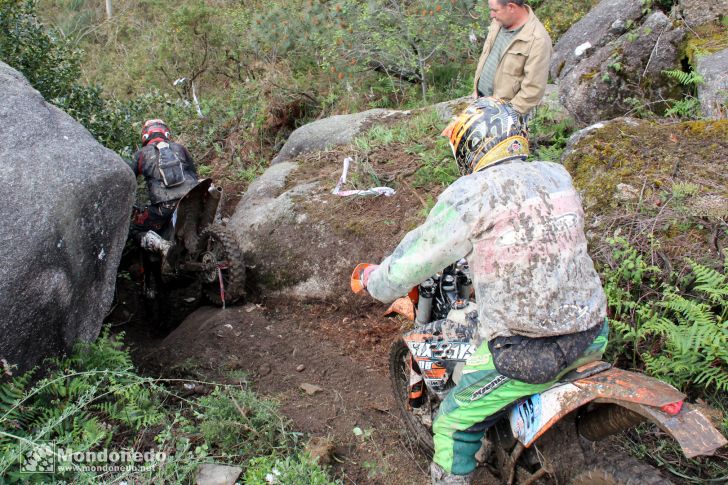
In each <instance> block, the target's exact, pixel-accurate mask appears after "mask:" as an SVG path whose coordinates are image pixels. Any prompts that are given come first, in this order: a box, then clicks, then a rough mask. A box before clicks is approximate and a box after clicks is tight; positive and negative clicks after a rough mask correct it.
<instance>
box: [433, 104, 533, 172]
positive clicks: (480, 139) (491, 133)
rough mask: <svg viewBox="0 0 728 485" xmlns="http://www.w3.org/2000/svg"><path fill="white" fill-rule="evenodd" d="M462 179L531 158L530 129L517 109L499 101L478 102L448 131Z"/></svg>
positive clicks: (452, 123)
mask: <svg viewBox="0 0 728 485" xmlns="http://www.w3.org/2000/svg"><path fill="white" fill-rule="evenodd" d="M442 134H443V135H444V136H446V137H448V138H449V139H450V146H451V147H452V152H453V155H455V160H456V161H457V163H458V167H459V168H460V173H461V174H462V175H468V174H471V173H475V172H477V171H479V170H482V169H484V168H486V167H488V166H491V165H493V164H495V163H498V162H502V161H505V160H513V159H522V160H525V159H526V157H528V138H527V132H526V127H525V126H524V124H523V123H522V121H521V118H520V116H519V115H518V113H517V112H516V110H514V109H513V107H512V106H511V105H510V104H508V103H506V102H505V101H503V100H500V99H496V98H478V99H477V100H475V101H474V102H473V103H472V104H471V105H470V106H468V107H467V108H466V109H465V111H463V112H462V113H460V114H459V115H458V116H457V117H456V118H455V119H454V120H453V121H452V122H451V123H450V124H449V125H448V127H447V128H445V131H443V132H442Z"/></svg>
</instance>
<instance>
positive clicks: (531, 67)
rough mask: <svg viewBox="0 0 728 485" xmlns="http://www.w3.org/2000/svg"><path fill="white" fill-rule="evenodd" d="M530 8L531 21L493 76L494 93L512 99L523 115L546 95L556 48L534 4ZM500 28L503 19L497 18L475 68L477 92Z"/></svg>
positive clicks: (499, 96) (510, 47) (514, 41)
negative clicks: (535, 12) (534, 8)
mask: <svg viewBox="0 0 728 485" xmlns="http://www.w3.org/2000/svg"><path fill="white" fill-rule="evenodd" d="M527 8H528V21H526V23H525V24H524V25H523V28H522V29H521V31H520V32H518V34H517V35H516V37H515V38H514V39H513V41H512V42H511V43H510V45H508V47H506V49H505V51H504V52H503V57H501V60H500V62H499V64H498V67H497V68H496V71H495V77H494V78H493V96H494V97H496V98H502V99H505V100H507V101H510V103H511V104H512V105H513V107H514V108H516V110H518V111H519V112H520V113H521V114H526V113H528V112H529V111H531V109H533V108H534V107H535V106H536V105H537V104H538V103H540V102H541V98H543V93H544V92H545V90H546V83H547V82H548V77H549V62H551V50H552V49H551V38H550V37H549V34H548V32H547V31H546V28H544V26H543V25H542V24H541V22H539V20H538V19H537V18H536V15H535V14H534V13H533V10H531V7H528V6H527ZM500 29H501V24H500V22H498V21H496V20H493V21H492V22H491V24H490V28H489V30H488V36H487V37H486V39H485V43H484V44H483V52H482V54H480V59H479V60H478V67H477V69H476V70H475V85H474V86H475V90H476V91H477V89H478V81H479V80H480V73H481V71H482V70H483V65H484V64H485V60H486V59H487V58H488V54H490V49H491V47H493V43H494V42H495V38H496V37H497V36H498V31H500Z"/></svg>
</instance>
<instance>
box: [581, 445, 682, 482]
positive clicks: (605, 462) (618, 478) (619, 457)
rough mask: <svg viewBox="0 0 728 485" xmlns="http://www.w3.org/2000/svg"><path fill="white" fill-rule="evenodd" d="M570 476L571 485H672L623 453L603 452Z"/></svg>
mask: <svg viewBox="0 0 728 485" xmlns="http://www.w3.org/2000/svg"><path fill="white" fill-rule="evenodd" d="M588 461H589V463H587V464H586V465H585V466H584V469H582V470H579V471H577V472H576V474H575V475H572V476H573V477H574V478H572V480H571V485H672V482H671V481H670V480H667V479H666V478H664V477H663V476H662V475H661V474H660V472H659V471H657V469H655V468H653V467H651V466H650V465H648V464H647V463H642V462H640V461H638V460H637V459H636V458H634V457H632V456H630V455H628V454H626V453H623V452H613V451H606V450H605V451H604V454H603V455H598V456H595V457H593V458H592V459H591V460H588Z"/></svg>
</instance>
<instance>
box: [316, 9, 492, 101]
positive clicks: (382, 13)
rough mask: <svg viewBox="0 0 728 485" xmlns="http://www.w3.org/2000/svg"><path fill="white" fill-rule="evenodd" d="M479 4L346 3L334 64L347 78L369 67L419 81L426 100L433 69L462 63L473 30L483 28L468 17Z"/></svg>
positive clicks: (341, 11)
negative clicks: (440, 65) (437, 65)
mask: <svg viewBox="0 0 728 485" xmlns="http://www.w3.org/2000/svg"><path fill="white" fill-rule="evenodd" d="M474 6H475V3H474V2H473V1H472V0H456V1H453V2H450V3H441V4H434V5H433V4H432V2H428V1H421V0H416V1H401V0H371V1H369V2H357V1H352V0H344V1H342V3H340V4H336V6H335V12H336V15H335V19H336V23H335V24H334V31H333V36H332V37H333V40H334V42H333V43H332V44H331V47H330V49H328V51H329V54H328V59H330V61H329V62H330V63H331V64H332V65H334V66H333V67H334V71H335V72H336V71H338V72H341V73H342V74H351V73H354V72H358V71H361V70H362V69H363V68H367V67H370V68H374V69H377V70H380V71H382V72H384V73H385V74H386V75H387V76H389V77H393V78H401V79H405V80H408V81H414V82H417V83H419V84H420V85H421V92H422V97H423V98H425V97H426V96H427V91H428V85H429V84H430V82H431V79H432V74H431V72H432V66H433V65H434V64H447V63H452V62H458V61H461V60H462V59H463V58H464V57H465V55H466V52H467V50H468V48H469V46H468V43H467V42H468V32H470V31H472V30H476V31H478V30H480V29H479V27H478V26H477V24H476V23H475V22H474V20H473V18H472V17H471V16H470V15H469V12H470V11H471V10H472V9H473V7H474Z"/></svg>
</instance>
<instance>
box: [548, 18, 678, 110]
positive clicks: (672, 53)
mask: <svg viewBox="0 0 728 485" xmlns="http://www.w3.org/2000/svg"><path fill="white" fill-rule="evenodd" d="M684 37H685V31H684V30H683V29H682V28H680V27H676V26H675V25H674V24H673V22H672V21H671V20H670V19H669V18H668V17H667V16H666V15H665V14H664V13H662V12H660V11H656V12H654V13H652V14H650V15H649V16H648V17H647V18H646V19H645V20H644V22H643V23H642V24H641V25H639V26H638V27H636V28H633V29H632V30H630V31H628V32H625V33H624V34H622V35H621V36H619V37H618V38H616V39H615V40H612V41H611V42H608V43H607V44H605V45H603V46H602V47H600V48H598V49H596V50H594V51H593V52H591V53H586V54H584V55H583V56H582V58H580V60H579V62H578V63H577V64H575V65H573V66H572V67H571V68H570V69H569V70H568V72H566V74H565V75H563V72H562V76H563V77H562V78H561V79H560V81H559V97H560V99H561V101H562V103H563V105H564V106H565V107H566V109H567V110H568V111H569V112H570V113H571V114H573V115H574V117H576V118H577V120H579V121H580V122H582V123H585V124H588V123H594V122H596V121H598V120H603V119H609V118H614V117H617V116H622V115H624V114H629V113H630V112H632V111H633V110H634V109H635V108H636V107H639V106H640V105H646V106H649V107H650V108H652V109H654V110H657V111H659V109H660V108H664V107H665V104H664V103H662V104H660V102H661V101H662V100H665V99H671V98H673V99H678V98H681V97H682V96H683V92H682V87H681V86H680V84H679V82H678V81H677V80H676V79H673V78H671V77H669V76H666V75H665V74H664V73H663V71H665V70H673V69H679V67H680V43H681V42H682V40H683V39H684Z"/></svg>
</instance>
